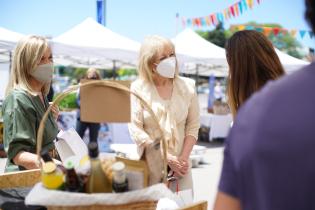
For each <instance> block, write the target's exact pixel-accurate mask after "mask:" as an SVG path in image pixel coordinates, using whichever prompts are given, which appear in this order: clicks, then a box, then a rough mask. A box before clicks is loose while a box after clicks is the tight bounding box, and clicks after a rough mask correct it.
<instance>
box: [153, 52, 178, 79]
mask: <svg viewBox="0 0 315 210" xmlns="http://www.w3.org/2000/svg"><path fill="white" fill-rule="evenodd" d="M175 70H176V58H175V57H169V58H166V59H164V60H162V61H161V62H160V63H159V64H158V65H157V67H156V71H157V72H158V73H159V75H161V76H162V77H166V78H174V76H175Z"/></svg>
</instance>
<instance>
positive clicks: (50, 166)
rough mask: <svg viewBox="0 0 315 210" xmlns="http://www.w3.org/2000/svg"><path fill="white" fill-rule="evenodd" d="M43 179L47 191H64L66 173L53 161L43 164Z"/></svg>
mask: <svg viewBox="0 0 315 210" xmlns="http://www.w3.org/2000/svg"><path fill="white" fill-rule="evenodd" d="M41 179H42V183H43V185H44V187H46V188H47V189H62V188H63V186H64V173H63V171H62V170H61V169H60V168H58V167H57V166H56V164H55V163H54V162H53V161H48V162H45V163H44V164H43V168H42V176H41Z"/></svg>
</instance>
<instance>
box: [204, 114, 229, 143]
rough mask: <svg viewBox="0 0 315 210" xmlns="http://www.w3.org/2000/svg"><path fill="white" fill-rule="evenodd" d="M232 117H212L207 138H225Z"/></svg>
mask: <svg viewBox="0 0 315 210" xmlns="http://www.w3.org/2000/svg"><path fill="white" fill-rule="evenodd" d="M232 120H233V117H232V115H231V114H228V115H212V119H211V126H210V135H209V138H210V140H212V139H213V138H225V137H227V135H228V133H229V130H230V127H231V122H232Z"/></svg>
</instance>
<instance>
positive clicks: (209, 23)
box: [205, 16, 211, 26]
mask: <svg viewBox="0 0 315 210" xmlns="http://www.w3.org/2000/svg"><path fill="white" fill-rule="evenodd" d="M205 19H206V23H207V26H210V25H211V20H210V17H209V16H206V17H205Z"/></svg>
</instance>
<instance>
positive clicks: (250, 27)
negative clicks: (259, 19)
mask: <svg viewBox="0 0 315 210" xmlns="http://www.w3.org/2000/svg"><path fill="white" fill-rule="evenodd" d="M245 28H246V30H254V29H255V27H254V26H246V27H245Z"/></svg>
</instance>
